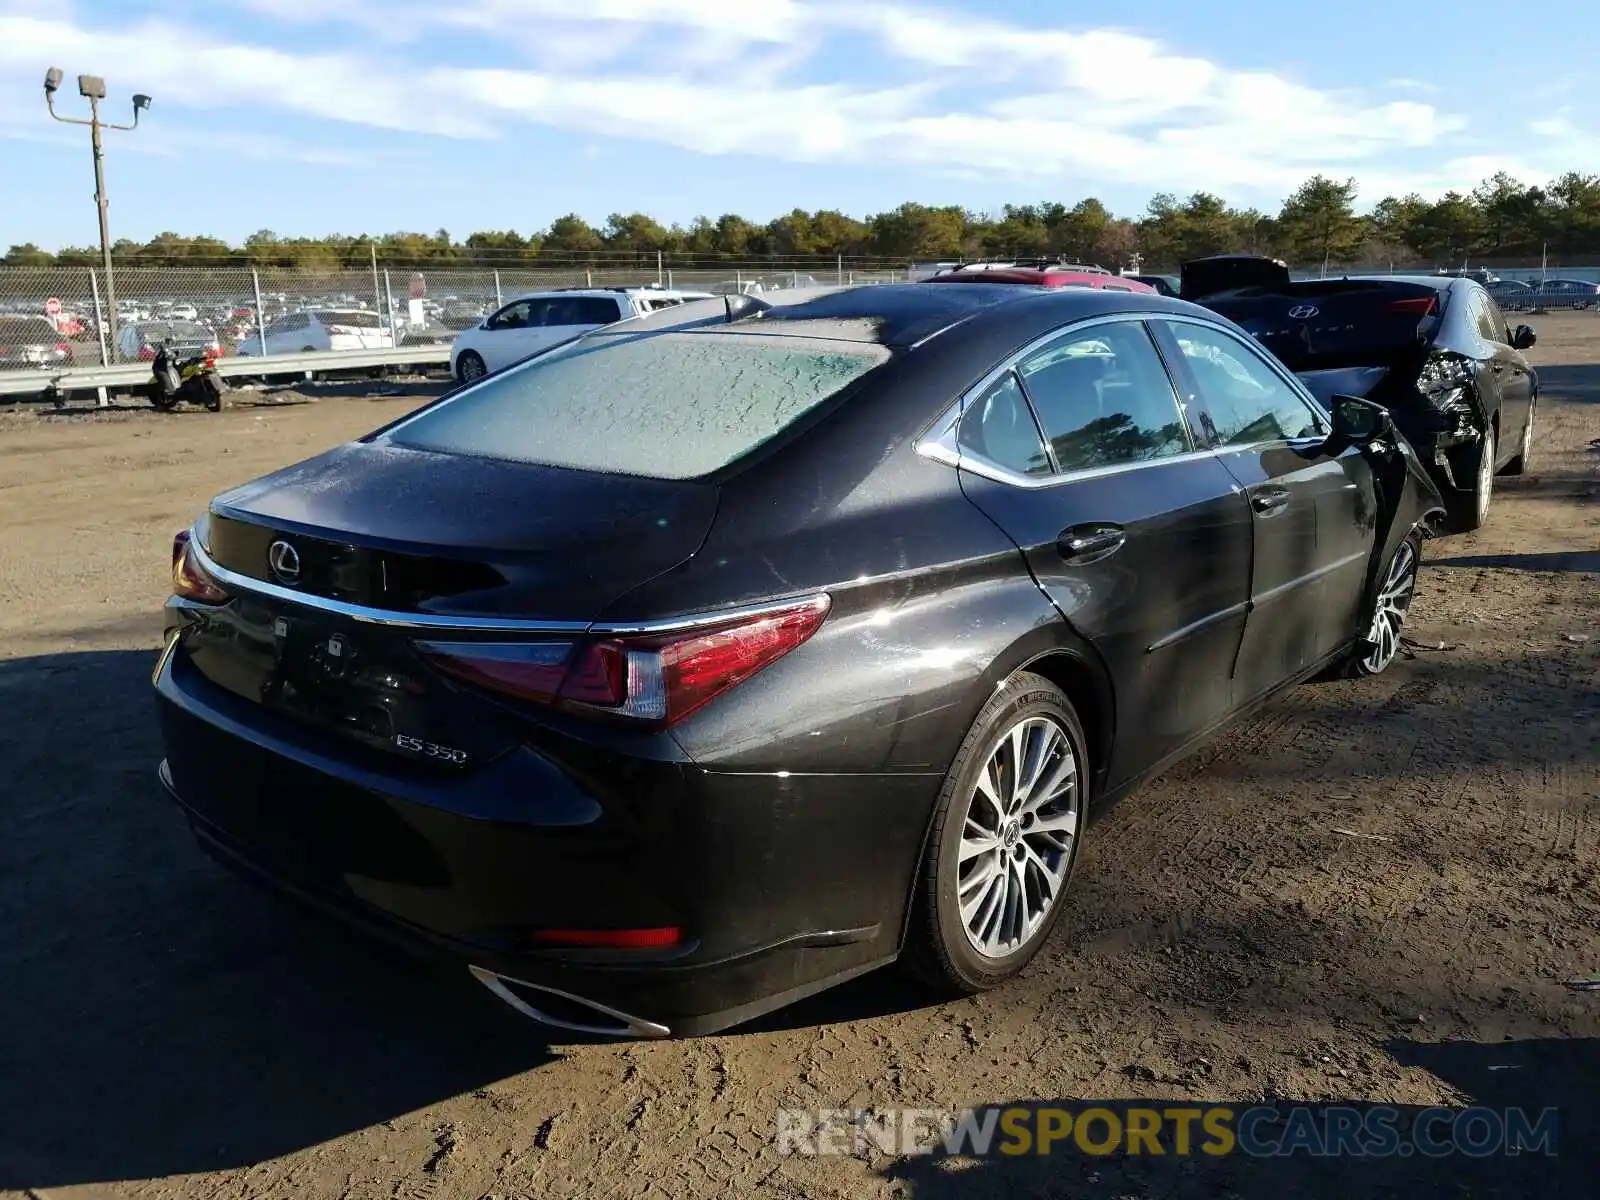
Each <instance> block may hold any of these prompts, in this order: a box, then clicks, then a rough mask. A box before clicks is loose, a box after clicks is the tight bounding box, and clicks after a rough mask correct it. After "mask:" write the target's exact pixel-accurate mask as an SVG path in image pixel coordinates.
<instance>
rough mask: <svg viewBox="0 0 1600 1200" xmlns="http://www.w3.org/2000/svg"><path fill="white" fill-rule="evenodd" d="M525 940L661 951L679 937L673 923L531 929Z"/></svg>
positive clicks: (681, 931) (676, 941) (680, 933)
mask: <svg viewBox="0 0 1600 1200" xmlns="http://www.w3.org/2000/svg"><path fill="white" fill-rule="evenodd" d="M528 940H529V941H533V942H541V943H543V944H545V945H547V946H573V947H579V946H592V947H598V948H603V949H607V950H664V949H666V948H668V947H670V946H676V945H677V944H678V943H679V942H680V941H682V940H683V930H681V929H679V928H678V927H677V926H676V925H664V926H661V927H660V928H657V929H535V930H533V931H532V932H530V933H529V934H528Z"/></svg>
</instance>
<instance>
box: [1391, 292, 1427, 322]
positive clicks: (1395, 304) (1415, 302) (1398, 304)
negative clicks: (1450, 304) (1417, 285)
mask: <svg viewBox="0 0 1600 1200" xmlns="http://www.w3.org/2000/svg"><path fill="white" fill-rule="evenodd" d="M1384 308H1385V309H1386V310H1387V311H1389V312H1404V313H1415V314H1416V315H1417V316H1419V317H1431V316H1433V315H1434V314H1435V313H1436V312H1438V311H1439V297H1438V295H1437V294H1435V295H1432V296H1417V297H1415V298H1413V299H1408V300H1391V301H1390V302H1389V303H1388V304H1386V305H1384Z"/></svg>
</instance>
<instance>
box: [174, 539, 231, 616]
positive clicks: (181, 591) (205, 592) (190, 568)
mask: <svg viewBox="0 0 1600 1200" xmlns="http://www.w3.org/2000/svg"><path fill="white" fill-rule="evenodd" d="M190 542H191V538H190V534H189V531H188V530H187V529H185V530H183V531H182V532H181V533H177V534H174V535H173V538H172V591H173V594H174V595H177V596H182V597H183V598H184V599H185V600H195V601H198V602H199V603H201V604H223V603H226V602H227V599H228V593H227V592H225V591H223V590H222V588H221V587H220V586H219V585H218V584H217V582H216V580H214V579H212V578H211V576H209V575H207V574H206V573H205V571H204V570H202V569H201V567H200V564H199V563H197V562H196V561H195V557H194V548H193V546H192V545H191V544H190Z"/></svg>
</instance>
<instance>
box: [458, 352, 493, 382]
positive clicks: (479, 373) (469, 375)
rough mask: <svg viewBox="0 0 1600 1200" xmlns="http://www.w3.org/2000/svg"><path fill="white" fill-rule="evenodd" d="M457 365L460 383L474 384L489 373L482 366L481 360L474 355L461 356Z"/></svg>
mask: <svg viewBox="0 0 1600 1200" xmlns="http://www.w3.org/2000/svg"><path fill="white" fill-rule="evenodd" d="M458 365H459V369H460V371H461V382H462V383H476V382H477V381H478V380H480V379H482V378H483V377H484V376H485V375H487V374H488V373H489V369H488V368H487V367H485V366H484V364H483V359H481V358H479V357H478V356H477V355H476V354H463V355H462V356H461V362H460V363H459V364H458Z"/></svg>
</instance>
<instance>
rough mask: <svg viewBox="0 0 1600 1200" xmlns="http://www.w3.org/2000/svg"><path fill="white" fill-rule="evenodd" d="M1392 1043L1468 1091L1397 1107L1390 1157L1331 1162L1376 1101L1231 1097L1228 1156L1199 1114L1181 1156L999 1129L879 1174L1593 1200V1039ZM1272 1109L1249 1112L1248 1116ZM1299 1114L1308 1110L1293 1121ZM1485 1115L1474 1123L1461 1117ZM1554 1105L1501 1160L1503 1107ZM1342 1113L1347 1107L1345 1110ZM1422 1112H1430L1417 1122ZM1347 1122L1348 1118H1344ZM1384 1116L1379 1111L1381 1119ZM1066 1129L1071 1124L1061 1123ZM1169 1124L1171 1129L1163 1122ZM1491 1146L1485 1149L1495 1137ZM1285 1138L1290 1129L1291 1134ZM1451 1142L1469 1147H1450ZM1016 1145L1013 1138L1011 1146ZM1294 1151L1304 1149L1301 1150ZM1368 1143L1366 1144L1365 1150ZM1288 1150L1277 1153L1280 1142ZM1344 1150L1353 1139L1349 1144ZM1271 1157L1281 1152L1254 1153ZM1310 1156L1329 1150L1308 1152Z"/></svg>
mask: <svg viewBox="0 0 1600 1200" xmlns="http://www.w3.org/2000/svg"><path fill="white" fill-rule="evenodd" d="M1386 1049H1387V1050H1388V1051H1389V1053H1390V1054H1391V1055H1393V1056H1394V1058H1395V1059H1396V1060H1398V1061H1399V1062H1400V1063H1401V1064H1402V1065H1404V1066H1414V1067H1422V1068H1425V1069H1427V1070H1428V1071H1431V1072H1433V1073H1434V1074H1435V1075H1437V1076H1439V1077H1440V1078H1441V1079H1443V1080H1444V1081H1445V1082H1446V1083H1447V1084H1449V1085H1450V1086H1451V1087H1452V1088H1454V1089H1455V1090H1457V1091H1459V1092H1460V1093H1462V1095H1463V1097H1464V1099H1463V1101H1462V1102H1461V1104H1460V1105H1458V1106H1453V1107H1452V1109H1451V1110H1448V1111H1449V1112H1450V1114H1451V1115H1449V1116H1445V1115H1442V1114H1440V1110H1437V1109H1432V1110H1430V1109H1423V1108H1421V1107H1419V1106H1416V1105H1402V1106H1395V1107H1394V1108H1393V1109H1392V1110H1390V1111H1392V1112H1393V1114H1394V1115H1393V1117H1392V1118H1388V1119H1389V1120H1392V1121H1393V1128H1394V1129H1395V1131H1396V1136H1395V1138H1394V1140H1393V1143H1392V1152H1390V1153H1385V1154H1364V1155H1358V1154H1351V1153H1344V1154H1339V1155H1333V1154H1328V1153H1326V1152H1325V1151H1326V1150H1327V1149H1328V1146H1329V1143H1330V1141H1332V1142H1333V1144H1334V1145H1337V1144H1338V1143H1337V1141H1336V1140H1334V1139H1336V1138H1337V1135H1334V1138H1330V1137H1329V1131H1330V1130H1332V1129H1334V1128H1336V1127H1337V1126H1338V1124H1339V1123H1340V1121H1341V1118H1342V1119H1343V1120H1344V1121H1345V1122H1347V1123H1350V1124H1352V1125H1353V1124H1354V1123H1355V1122H1356V1121H1360V1122H1371V1123H1373V1124H1377V1123H1378V1122H1380V1121H1382V1120H1383V1119H1384V1118H1383V1117H1375V1116H1374V1115H1373V1114H1374V1113H1375V1111H1376V1110H1378V1109H1379V1106H1376V1105H1373V1104H1371V1103H1366V1102H1363V1103H1359V1104H1357V1103H1348V1104H1347V1103H1343V1102H1340V1101H1337V1100H1334V1101H1326V1102H1318V1103H1315V1104H1305V1105H1291V1104H1290V1103H1289V1102H1287V1101H1281V1100H1278V1101H1263V1102H1262V1105H1260V1106H1257V1105H1252V1104H1240V1103H1232V1104H1227V1105H1222V1106H1219V1107H1223V1108H1226V1109H1229V1110H1231V1112H1232V1113H1233V1117H1232V1119H1231V1121H1230V1122H1229V1124H1230V1126H1231V1127H1232V1128H1233V1129H1234V1130H1235V1132H1236V1134H1237V1135H1238V1136H1239V1142H1240V1145H1239V1146H1238V1147H1236V1148H1235V1149H1233V1150H1232V1152H1231V1153H1227V1154H1217V1153H1215V1152H1213V1153H1210V1154H1208V1153H1206V1152H1205V1151H1204V1150H1203V1149H1202V1147H1203V1145H1204V1144H1206V1143H1207V1142H1210V1143H1211V1144H1213V1145H1214V1146H1218V1147H1220V1146H1221V1143H1220V1142H1218V1141H1216V1140H1215V1139H1213V1138H1210V1137H1207V1136H1205V1135H1204V1134H1203V1132H1202V1126H1201V1124H1200V1123H1199V1121H1198V1120H1197V1121H1196V1123H1195V1125H1194V1127H1193V1128H1194V1137H1193V1141H1192V1142H1191V1147H1190V1150H1191V1152H1190V1153H1189V1154H1186V1155H1185V1154H1178V1153H1175V1150H1176V1145H1175V1142H1174V1140H1173V1139H1172V1138H1171V1136H1170V1134H1169V1135H1168V1137H1167V1138H1166V1139H1165V1140H1164V1146H1163V1148H1164V1151H1165V1152H1164V1153H1163V1154H1160V1155H1155V1154H1151V1153H1149V1152H1148V1145H1147V1146H1146V1147H1144V1149H1145V1152H1144V1153H1139V1154H1133V1155H1129V1154H1127V1153H1125V1152H1124V1151H1125V1150H1126V1145H1127V1144H1126V1142H1125V1141H1124V1142H1123V1143H1122V1144H1121V1145H1120V1146H1118V1147H1117V1148H1116V1149H1114V1150H1112V1152H1110V1153H1105V1154H1097V1153H1086V1152H1084V1151H1083V1150H1082V1149H1081V1148H1080V1147H1078V1146H1077V1145H1076V1144H1075V1142H1074V1141H1073V1140H1072V1138H1071V1137H1070V1134H1069V1137H1068V1138H1067V1139H1066V1140H1063V1141H1061V1142H1058V1143H1056V1144H1055V1145H1053V1146H1052V1147H1051V1152H1050V1153H1049V1154H1047V1155H1040V1154H1037V1153H1024V1154H1005V1153H994V1152H993V1150H994V1149H995V1147H997V1146H998V1145H999V1143H1000V1142H1001V1141H1002V1140H1004V1139H1003V1134H998V1133H997V1140H996V1143H995V1146H992V1147H991V1153H990V1154H989V1155H988V1156H986V1157H969V1156H963V1155H952V1154H950V1153H949V1151H948V1150H947V1149H946V1148H944V1147H938V1148H936V1149H935V1151H934V1152H933V1153H931V1154H925V1155H916V1156H908V1157H903V1158H900V1159H898V1160H896V1161H894V1162H892V1163H890V1165H889V1166H888V1167H887V1169H886V1170H885V1171H884V1174H885V1176H886V1177H887V1178H889V1179H891V1180H895V1181H897V1182H899V1183H900V1184H901V1185H902V1186H903V1187H905V1188H906V1189H907V1191H908V1192H909V1194H910V1195H911V1196H912V1197H914V1198H915V1200H984V1198H987V1197H993V1198H995V1200H1000V1198H1002V1197H1004V1198H1005V1200H1022V1198H1024V1197H1040V1198H1043V1197H1050V1198H1051V1200H1058V1198H1068V1197H1079V1196H1081V1197H1102V1196H1162V1197H1172V1198H1187V1197H1193V1198H1195V1200H1201V1198H1206V1200H1210V1198H1212V1197H1217V1196H1229V1197H1235V1198H1237V1200H1289V1198H1291V1197H1296V1196H1332V1195H1344V1196H1362V1197H1395V1198H1396V1200H1411V1198H1413V1197H1421V1196H1463V1197H1467V1196H1470V1197H1497V1198H1502V1200H1504V1198H1509V1197H1513V1196H1530V1197H1533V1196H1541V1197H1542V1196H1577V1195H1591V1194H1593V1190H1594V1181H1595V1180H1596V1179H1597V1178H1600V1148H1597V1145H1596V1135H1597V1134H1600V1119H1597V1118H1600V1110H1597V1108H1596V1106H1595V1104H1594V1102H1593V1096H1594V1094H1595V1089H1596V1088H1597V1087H1600V1041H1597V1040H1595V1039H1584V1040H1570V1041H1569V1040H1559V1039H1556V1040H1531V1041H1518V1042H1502V1043H1499V1044H1493V1045H1484V1044H1479V1043H1473V1042H1441V1043H1420V1042H1406V1041H1402V1042H1394V1043H1391V1044H1389V1045H1388V1046H1387V1047H1386ZM1092 1106H1093V1107H1099V1108H1103V1109H1106V1110H1109V1111H1110V1112H1112V1113H1114V1114H1116V1116H1117V1118H1118V1120H1119V1121H1120V1122H1122V1124H1123V1126H1124V1127H1125V1126H1126V1123H1127V1118H1128V1114H1129V1110H1130V1109H1154V1110H1156V1112H1158V1113H1160V1112H1163V1111H1164V1110H1167V1109H1171V1108H1190V1109H1196V1110H1203V1109H1207V1108H1209V1107H1211V1106H1209V1105H1206V1104H1205V1103H1204V1102H1197V1101H1173V1100H1171V1099H1164V1098H1145V1099H1134V1098H1129V1099H1119V1100H1112V1101H1095V1102H1093V1105H1092ZM997 1107H1001V1108H1008V1107H1016V1108H1020V1109H1023V1110H1025V1111H1026V1113H1027V1114H1028V1115H1027V1116H1026V1117H1025V1118H1024V1119H1022V1120H1021V1121H1019V1122H1018V1124H1019V1125H1021V1126H1022V1127H1024V1128H1029V1127H1031V1128H1032V1129H1033V1130H1037V1129H1038V1128H1039V1127H1040V1116H1041V1110H1044V1109H1061V1110H1068V1111H1069V1112H1071V1113H1073V1114H1076V1113H1078V1112H1082V1111H1083V1110H1084V1109H1086V1108H1088V1107H1091V1105H1090V1104H1087V1103H1085V1102H1084V1101H1081V1100H1074V1099H1062V1100H1054V1101H1041V1100H1018V1101H1015V1102H1013V1103H1008V1104H1003V1105H1000V1106H997ZM1258 1107H1265V1108H1268V1109H1275V1110H1276V1113H1270V1112H1269V1113H1264V1114H1259V1115H1256V1116H1252V1117H1246V1116H1245V1115H1244V1114H1245V1113H1246V1112H1247V1111H1248V1110H1251V1109H1253V1108H1258ZM1292 1108H1299V1109H1301V1110H1303V1111H1304V1112H1306V1113H1308V1114H1309V1116H1291V1109H1292ZM1469 1108H1472V1109H1479V1110H1487V1113H1486V1114H1484V1115H1479V1116H1475V1117H1474V1118H1473V1119H1472V1121H1470V1122H1468V1121H1467V1120H1466V1119H1465V1118H1464V1117H1463V1116H1461V1115H1460V1114H1461V1113H1462V1112H1463V1110H1466V1109H1469ZM1550 1108H1554V1109H1555V1110H1556V1113H1555V1117H1554V1120H1553V1122H1552V1123H1550V1124H1547V1125H1546V1126H1545V1127H1544V1128H1546V1129H1549V1130H1551V1131H1552V1136H1551V1137H1550V1139H1549V1141H1548V1142H1541V1141H1540V1140H1539V1138H1538V1136H1537V1135H1535V1136H1533V1137H1530V1138H1527V1140H1526V1141H1525V1142H1524V1145H1525V1146H1530V1147H1543V1149H1539V1150H1535V1149H1525V1150H1523V1152H1521V1153H1515V1154H1513V1153H1507V1152H1506V1150H1505V1147H1506V1143H1507V1142H1508V1141H1510V1140H1512V1139H1511V1138H1509V1137H1507V1136H1504V1131H1505V1130H1506V1129H1508V1128H1510V1127H1511V1126H1512V1125H1513V1124H1514V1123H1515V1121H1516V1120H1517V1119H1518V1118H1515V1117H1510V1118H1508V1116H1507V1110H1511V1109H1520V1110H1521V1112H1522V1114H1524V1117H1523V1119H1525V1120H1526V1122H1527V1128H1528V1130H1529V1131H1530V1132H1531V1131H1534V1130H1537V1129H1538V1125H1539V1121H1540V1118H1541V1116H1542V1114H1543V1113H1544V1110H1546V1109H1550ZM1336 1110H1343V1111H1342V1112H1340V1111H1336ZM1424 1113H1427V1114H1429V1115H1427V1116H1424V1115H1423V1114H1424ZM1346 1114H1354V1115H1353V1116H1347V1115H1346ZM1385 1116H1387V1114H1385ZM1247 1127H1248V1128H1249V1129H1250V1131H1251V1133H1252V1134H1254V1135H1255V1136H1254V1137H1253V1138H1252V1139H1251V1144H1252V1145H1253V1146H1254V1148H1255V1151H1256V1152H1255V1153H1247V1152H1245V1150H1244V1149H1243V1144H1244V1142H1245V1133H1244V1131H1245V1129H1246V1128H1247ZM1069 1128H1070V1127H1069ZM1168 1128H1169V1129H1170V1125H1169V1126H1168ZM1497 1128H1498V1130H1500V1131H1501V1135H1502V1136H1500V1137H1499V1138H1498V1139H1495V1140H1494V1143H1493V1148H1492V1149H1491V1150H1487V1151H1485V1147H1487V1146H1489V1145H1490V1142H1491V1139H1492V1138H1493V1137H1494V1133H1495V1130H1496V1129H1497ZM1291 1130H1294V1131H1296V1132H1295V1133H1294V1134H1292V1135H1291ZM1089 1132H1090V1138H1089V1142H1090V1145H1091V1146H1103V1145H1104V1144H1105V1142H1106V1135H1107V1126H1106V1124H1105V1122H1104V1120H1103V1118H1101V1119H1098V1120H1097V1122H1096V1123H1095V1124H1093V1125H1091V1126H1090V1127H1089ZM1456 1139H1459V1141H1460V1142H1461V1144H1462V1145H1464V1146H1466V1147H1467V1148H1468V1150H1476V1151H1478V1152H1477V1153H1469V1152H1466V1151H1464V1150H1462V1149H1459V1148H1457V1146H1456V1145H1455V1144H1454V1142H1455V1140H1456ZM1013 1144H1016V1141H1015V1140H1013ZM1297 1144H1298V1146H1299V1147H1303V1148H1296V1147H1297ZM1364 1144H1365V1145H1368V1146H1370V1145H1372V1143H1371V1142H1364ZM1286 1147H1287V1148H1288V1149H1289V1151H1290V1152H1289V1153H1284V1152H1283V1151H1284V1150H1285V1148H1286ZM1346 1147H1348V1143H1346ZM1262 1151H1268V1152H1272V1151H1276V1153H1262ZM1316 1151H1324V1152H1322V1153H1316Z"/></svg>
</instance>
